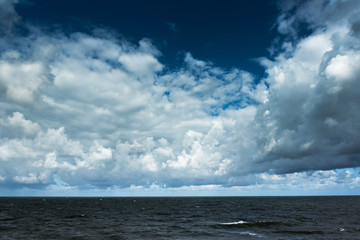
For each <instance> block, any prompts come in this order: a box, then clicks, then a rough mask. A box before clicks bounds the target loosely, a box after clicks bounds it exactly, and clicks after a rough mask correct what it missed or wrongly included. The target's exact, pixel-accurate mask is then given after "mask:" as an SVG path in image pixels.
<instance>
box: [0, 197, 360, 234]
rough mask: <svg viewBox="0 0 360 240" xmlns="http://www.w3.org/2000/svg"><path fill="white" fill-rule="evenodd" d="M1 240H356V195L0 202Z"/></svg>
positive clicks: (359, 224)
mask: <svg viewBox="0 0 360 240" xmlns="http://www.w3.org/2000/svg"><path fill="white" fill-rule="evenodd" d="M0 239H360V197H359V196H336V197H135V198H134V197H119V198H118V197H86V198H77V197H69V198H67V197H46V198H43V197H24V198H23V197H2V198H0Z"/></svg>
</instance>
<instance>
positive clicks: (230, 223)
mask: <svg viewBox="0 0 360 240" xmlns="http://www.w3.org/2000/svg"><path fill="white" fill-rule="evenodd" d="M245 223H248V222H246V221H243V220H240V221H238V222H228V223H221V224H222V225H238V224H245Z"/></svg>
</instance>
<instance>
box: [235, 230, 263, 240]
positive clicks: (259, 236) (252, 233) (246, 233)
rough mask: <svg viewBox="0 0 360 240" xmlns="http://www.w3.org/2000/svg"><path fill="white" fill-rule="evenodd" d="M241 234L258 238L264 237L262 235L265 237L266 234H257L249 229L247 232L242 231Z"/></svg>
mask: <svg viewBox="0 0 360 240" xmlns="http://www.w3.org/2000/svg"><path fill="white" fill-rule="evenodd" d="M240 234H241V235H247V236H252V237H258V238H262V237H264V235H261V234H257V233H254V232H249V231H246V232H240Z"/></svg>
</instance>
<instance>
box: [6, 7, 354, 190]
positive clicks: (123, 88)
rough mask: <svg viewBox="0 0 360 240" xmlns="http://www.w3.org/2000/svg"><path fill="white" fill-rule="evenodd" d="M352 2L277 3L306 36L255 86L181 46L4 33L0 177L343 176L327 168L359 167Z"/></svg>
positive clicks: (206, 182) (85, 183)
mask: <svg viewBox="0 0 360 240" xmlns="http://www.w3.org/2000/svg"><path fill="white" fill-rule="evenodd" d="M14 3H15V2H14V1H1V2H0V4H2V5H4V6H7V7H6V8H4V9H5V10H6V9H7V10H6V11H5V10H4V11H3V10H2V11H1V12H0V14H1V19H3V18H5V17H6V16H7V14H10V15H11V16H14V17H12V18H13V19H18V18H17V17H16V16H17V15H16V13H15V11H14V8H13V4H14ZM315 5H316V7H317V8H318V9H319V10H317V11H316V12H313V14H311V16H307V15H306V13H307V10H311V9H313V8H314V6H315ZM338 8H340V9H341V11H338V10H337V9H338ZM293 9H295V10H296V11H295V13H293V14H292V15H289V14H290V12H294V11H293ZM359 10H360V6H359V3H358V1H330V2H329V3H326V2H324V1H306V2H305V3H300V4H297V5H291V6H285V5H284V8H283V14H282V15H281V16H280V17H279V18H278V29H279V31H280V32H281V33H284V34H293V33H296V32H297V24H299V23H300V22H301V21H306V22H307V23H308V24H310V25H311V29H312V33H311V34H310V35H308V36H306V37H302V38H301V36H298V39H297V41H296V43H294V42H285V43H284V44H283V48H282V51H281V52H280V53H279V54H278V55H277V56H276V57H275V58H274V59H272V60H270V59H265V58H264V59H262V61H261V63H262V64H263V65H264V66H265V67H266V72H267V77H265V78H264V79H262V80H261V81H260V82H259V83H255V81H254V76H253V75H252V74H251V73H249V72H246V71H244V70H241V69H236V68H234V69H224V68H220V67H217V66H215V65H214V64H212V63H208V62H205V61H202V60H199V59H196V58H194V57H193V56H192V55H191V53H187V54H186V55H185V57H184V64H183V67H181V68H179V69H176V70H173V69H168V68H166V64H165V63H161V62H160V61H159V56H160V55H161V53H160V52H159V51H158V50H157V49H156V47H155V46H153V45H152V43H151V41H150V40H148V39H144V40H141V41H140V42H139V43H137V44H133V43H130V42H127V41H124V40H118V39H117V38H116V37H115V36H111V34H110V33H109V34H108V35H107V37H106V38H101V37H96V36H91V35H87V34H84V33H73V34H71V35H69V36H67V35H65V34H62V33H56V34H55V33H54V34H49V33H45V32H43V31H42V30H41V28H40V27H33V30H32V32H31V34H30V35H29V36H16V37H15V38H14V37H13V36H12V37H11V38H10V37H6V36H5V37H3V39H2V40H1V41H2V45H3V46H6V47H1V52H0V165H1V168H0V183H1V184H2V186H4V188H7V187H28V188H44V189H49V188H52V189H54V187H55V189H56V187H57V188H58V189H59V188H60V189H77V190H79V189H83V188H85V189H86V188H92V187H94V188H96V189H104V188H109V187H113V188H116V189H118V188H119V189H122V188H124V189H137V188H141V189H142V188H151V187H152V186H160V188H163V187H164V188H168V189H172V190H171V191H173V190H174V189H177V188H178V189H182V188H189V186H193V187H194V186H195V188H196V186H202V185H203V186H217V187H215V188H223V187H229V188H230V189H235V188H236V187H238V188H240V186H250V187H251V186H253V185H256V184H258V185H259V184H264V185H266V184H267V186H270V187H271V186H273V184H275V183H281V184H282V186H287V187H291V186H292V184H293V183H294V182H295V181H296V180H294V179H296V178H299V179H300V178H301V179H304V178H306V176H310V177H309V178H308V179H310V180H307V181H313V182H317V181H321V179H323V178H324V174H330V175H331V176H333V178H332V177H330V178H329V179H330V180H329V181H331V179H336V181H335V180H334V181H332V182H333V183H334V184H337V183H339V182H340V180H339V179H342V176H343V175H344V174H345V173H344V171H338V170H335V169H340V168H354V167H358V166H359V165H360V150H359V149H360V140H359V138H358V136H359V135H360V124H359V121H358V119H360V115H359V114H360V113H359V111H357V108H358V103H359V102H360V92H359V91H360V90H359V89H360V86H359V84H360V83H359V77H360V70H359V69H360V68H359V62H360V61H359V60H360V50H359V43H360V41H359V38H360V35H359V34H358V32H359V27H358V25H359V21H360V19H358V17H357V16H359V15H358V14H357V13H358V12H359ZM311 11H312V10H311ZM332 13H336V14H335V15H334V14H332ZM10 19H11V17H10ZM4 24H5V25H7V26H10V25H9V24H8V23H7V22H4ZM5 25H4V26H5ZM34 29H36V30H34ZM2 31H3V32H4V34H5V35H7V34H8V33H7V31H9V28H8V27H7V28H6V29H5V28H4V29H3V30H2ZM358 178H359V177H358V173H356V171H353V172H350V173H349V174H347V175H346V182H348V183H349V184H350V183H351V184H350V185H351V186H352V187H358V186H359V180H358ZM329 184H330V183H329ZM350 185H349V186H350ZM320 187H321V186H320ZM322 187H326V186H322ZM134 191H135V190H134Z"/></svg>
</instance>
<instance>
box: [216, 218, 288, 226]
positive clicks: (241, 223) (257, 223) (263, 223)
mask: <svg viewBox="0 0 360 240" xmlns="http://www.w3.org/2000/svg"><path fill="white" fill-rule="evenodd" d="M219 225H222V226H228V227H236V226H238V227H267V226H273V225H289V224H288V223H286V222H278V221H255V222H248V221H244V220H240V221H236V222H226V223H220V224H219Z"/></svg>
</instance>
